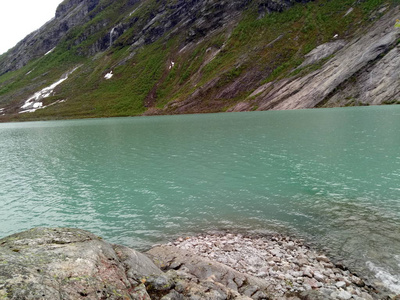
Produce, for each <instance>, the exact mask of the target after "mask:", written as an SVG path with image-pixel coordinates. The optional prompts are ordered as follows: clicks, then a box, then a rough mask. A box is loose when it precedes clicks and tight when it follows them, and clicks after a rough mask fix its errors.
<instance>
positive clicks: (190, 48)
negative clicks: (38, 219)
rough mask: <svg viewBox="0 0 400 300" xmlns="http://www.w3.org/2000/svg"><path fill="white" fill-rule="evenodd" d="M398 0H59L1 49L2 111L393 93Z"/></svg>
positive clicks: (329, 102)
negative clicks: (49, 14)
mask: <svg viewBox="0 0 400 300" xmlns="http://www.w3.org/2000/svg"><path fill="white" fill-rule="evenodd" d="M398 4H399V3H398V0H364V1H358V2H354V1H350V0H330V1H328V0H316V1H311V2H310V1H307V0H303V1H301V0H300V1H296V0H253V1H252V0H234V1H224V0H221V1H217V0H211V1H206V0H190V1H181V0H174V1H173V0H123V1H115V0H102V1H100V0H65V1H63V2H62V3H61V4H60V5H59V7H58V8H57V11H56V13H55V17H54V18H53V19H52V20H50V21H49V22H48V23H46V24H45V25H44V26H43V27H41V28H40V29H39V30H37V31H35V32H33V33H32V34H30V35H28V36H27V37H26V38H25V39H24V40H22V41H21V42H20V43H18V44H17V45H16V46H15V47H14V48H13V49H11V50H10V51H8V52H7V53H5V54H3V55H1V56H0V115H1V116H0V118H1V120H3V121H7V120H12V119H43V118H74V117H102V116H129V115H140V114H176V113H193V112H217V111H243V110H266V109H293V108H312V107H331V106H347V105H369V104H392V103H398V102H399V101H400V97H399V93H400V80H399V72H397V71H396V70H398V69H399V64H400V60H399V59H398V57H399V55H398V51H399V49H398V44H399V38H400V28H396V27H395V26H394V25H395V22H396V19H397V18H399V9H398ZM22 112H26V113H24V114H21V113H22Z"/></svg>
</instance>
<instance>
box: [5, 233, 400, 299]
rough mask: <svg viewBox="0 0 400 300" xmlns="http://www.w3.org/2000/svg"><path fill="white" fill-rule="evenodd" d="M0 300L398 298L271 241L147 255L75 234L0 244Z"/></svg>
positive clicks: (192, 240) (158, 249) (230, 241)
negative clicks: (386, 294) (383, 295)
mask: <svg viewBox="0 0 400 300" xmlns="http://www.w3.org/2000/svg"><path fill="white" fill-rule="evenodd" d="M0 299H21V300H22V299H27V300H29V299H49V300H50V299H51V300H53V299H137V300H139V299H140V300H143V299H146V300H148V299H162V300H185V299H191V300H200V299H209V300H214V299H215V300H219V299H221V300H223V299H240V300H244V299H293V300H298V299H367V300H370V299H399V296H397V297H396V296H394V295H393V296H385V298H382V294H380V293H379V291H377V290H375V289H374V288H373V287H372V286H368V285H367V284H366V283H365V282H363V280H362V279H361V278H359V277H357V276H356V275H355V274H351V273H350V272H349V271H348V270H346V268H345V267H344V266H341V265H335V264H333V263H332V262H331V261H330V260H329V259H328V258H327V257H326V256H324V255H321V254H319V253H317V252H315V251H313V250H312V249H309V248H308V247H307V246H305V245H304V244H303V243H302V241H301V240H296V239H290V238H288V237H285V236H282V235H278V234H272V235H270V236H243V235H240V234H230V233H224V234H221V233H219V234H207V235H201V236H196V237H188V238H179V239H177V240H176V241H174V242H171V243H169V244H167V245H157V246H154V247H153V248H152V249H150V250H149V251H147V252H146V253H139V252H137V251H135V250H133V249H131V248H128V247H125V246H121V245H113V244H110V243H107V242H106V241H104V240H103V239H101V238H100V237H98V236H96V235H94V234H92V233H90V232H87V231H84V230H80V229H71V228H35V229H31V230H28V231H25V232H21V233H17V234H14V235H11V236H9V237H6V238H3V239H0Z"/></svg>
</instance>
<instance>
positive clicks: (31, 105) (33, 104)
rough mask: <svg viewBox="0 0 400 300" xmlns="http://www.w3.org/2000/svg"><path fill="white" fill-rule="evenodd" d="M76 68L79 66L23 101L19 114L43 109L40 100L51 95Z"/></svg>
mask: <svg viewBox="0 0 400 300" xmlns="http://www.w3.org/2000/svg"><path fill="white" fill-rule="evenodd" d="M78 68H79V66H78V67H76V68H74V69H73V70H71V71H69V72H67V73H66V74H64V75H63V76H62V77H61V79H60V80H58V81H57V82H54V83H53V84H52V85H50V86H48V87H45V88H43V89H41V90H40V91H38V92H36V93H35V94H33V95H32V96H31V97H29V98H28V99H27V100H26V101H25V103H24V105H22V106H21V111H20V112H19V113H20V114H22V113H27V112H34V111H36V110H38V109H40V108H45V106H43V102H42V101H40V100H42V99H44V98H47V97H50V96H51V95H53V92H54V89H55V88H56V86H58V85H59V84H61V83H62V82H64V81H65V80H67V79H68V76H69V75H71V74H72V73H73V72H74V71H75V70H76V69H78Z"/></svg>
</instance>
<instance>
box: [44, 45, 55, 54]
mask: <svg viewBox="0 0 400 300" xmlns="http://www.w3.org/2000/svg"><path fill="white" fill-rule="evenodd" d="M54 49H56V47H54V48H53V49H51V50H49V51H47V52H46V53H45V54H44V56H46V55H48V54H50V53H51V52H53V51H54Z"/></svg>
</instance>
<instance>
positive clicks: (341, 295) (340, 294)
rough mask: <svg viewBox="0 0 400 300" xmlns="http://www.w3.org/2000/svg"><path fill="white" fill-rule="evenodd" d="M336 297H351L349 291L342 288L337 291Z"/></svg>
mask: <svg viewBox="0 0 400 300" xmlns="http://www.w3.org/2000/svg"><path fill="white" fill-rule="evenodd" d="M337 298H338V299H341V300H348V299H350V298H351V294H350V293H349V292H346V291H343V290H342V291H339V293H338V295H337Z"/></svg>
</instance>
